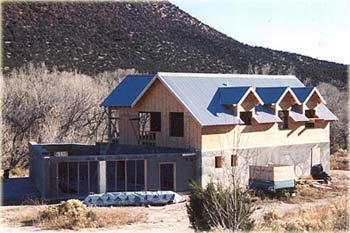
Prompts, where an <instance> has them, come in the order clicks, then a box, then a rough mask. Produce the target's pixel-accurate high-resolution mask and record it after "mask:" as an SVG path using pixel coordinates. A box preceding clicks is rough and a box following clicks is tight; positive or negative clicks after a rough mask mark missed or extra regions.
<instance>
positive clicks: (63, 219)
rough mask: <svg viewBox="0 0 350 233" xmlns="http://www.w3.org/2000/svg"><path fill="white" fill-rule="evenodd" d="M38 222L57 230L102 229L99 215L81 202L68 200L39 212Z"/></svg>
mask: <svg viewBox="0 0 350 233" xmlns="http://www.w3.org/2000/svg"><path fill="white" fill-rule="evenodd" d="M36 222H37V223H38V224H39V225H41V226H44V227H48V228H55V229H73V230H77V229H81V228H96V227H101V225H100V224H99V221H98V217H97V215H96V214H95V213H94V212H93V211H92V210H89V209H88V208H87V207H86V206H85V205H84V204H83V203H82V202H81V201H79V200H74V199H72V200H68V201H65V202H61V204H59V205H57V206H49V207H47V208H46V209H45V210H43V211H41V212H39V214H38V217H37V220H36Z"/></svg>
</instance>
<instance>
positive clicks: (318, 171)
mask: <svg viewBox="0 0 350 233" xmlns="http://www.w3.org/2000/svg"><path fill="white" fill-rule="evenodd" d="M311 176H312V178H314V179H316V180H324V181H325V182H326V183H330V182H331V181H332V178H331V177H330V176H329V175H328V174H327V172H325V171H323V167H322V164H317V165H314V166H312V168H311Z"/></svg>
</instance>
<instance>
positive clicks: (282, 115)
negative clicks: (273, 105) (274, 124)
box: [278, 110, 289, 129]
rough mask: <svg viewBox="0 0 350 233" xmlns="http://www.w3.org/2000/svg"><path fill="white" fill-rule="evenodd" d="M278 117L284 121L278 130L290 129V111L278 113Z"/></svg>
mask: <svg viewBox="0 0 350 233" xmlns="http://www.w3.org/2000/svg"><path fill="white" fill-rule="evenodd" d="M278 117H279V118H280V119H281V120H282V122H281V123H279V124H278V129H289V127H288V117H289V111H288V110H281V111H278Z"/></svg>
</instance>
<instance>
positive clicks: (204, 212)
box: [187, 181, 254, 231]
mask: <svg viewBox="0 0 350 233" xmlns="http://www.w3.org/2000/svg"><path fill="white" fill-rule="evenodd" d="M190 189H191V194H190V201H189V204H187V213H188V217H189V220H190V223H191V225H192V227H193V228H194V229H196V230H205V231H207V230H210V229H215V228H219V229H220V228H223V229H229V230H233V231H237V230H250V229H252V228H253V227H254V220H252V219H250V216H251V214H252V213H253V211H254V209H253V205H252V202H251V200H250V197H249V195H248V194H247V193H246V192H244V191H243V190H242V189H241V188H239V186H238V185H237V184H233V185H232V186H231V187H228V188H224V187H223V186H222V185H221V184H214V183H213V181H211V182H209V183H208V185H207V187H206V188H205V189H203V188H201V187H199V186H198V185H197V184H196V183H194V182H191V184H190Z"/></svg>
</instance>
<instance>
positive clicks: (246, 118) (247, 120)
mask: <svg viewBox="0 0 350 233" xmlns="http://www.w3.org/2000/svg"><path fill="white" fill-rule="evenodd" d="M239 115H240V118H241V120H242V121H243V122H244V125H251V124H252V112H251V111H248V112H240V114H239Z"/></svg>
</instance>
